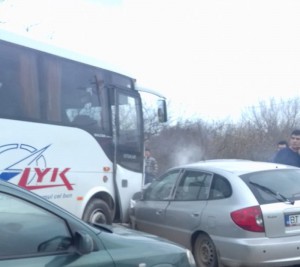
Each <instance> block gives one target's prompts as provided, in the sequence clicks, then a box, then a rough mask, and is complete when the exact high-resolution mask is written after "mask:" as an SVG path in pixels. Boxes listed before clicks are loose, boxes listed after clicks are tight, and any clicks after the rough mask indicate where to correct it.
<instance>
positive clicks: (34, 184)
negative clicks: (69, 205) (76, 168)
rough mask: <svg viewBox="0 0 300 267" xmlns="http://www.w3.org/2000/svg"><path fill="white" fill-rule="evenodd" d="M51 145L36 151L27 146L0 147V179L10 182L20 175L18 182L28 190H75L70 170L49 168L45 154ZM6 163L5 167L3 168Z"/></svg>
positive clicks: (9, 145)
mask: <svg viewBox="0 0 300 267" xmlns="http://www.w3.org/2000/svg"><path fill="white" fill-rule="evenodd" d="M49 147H50V145H48V146H46V147H44V148H41V149H36V148H34V147H32V146H29V145H25V144H8V145H4V146H0V179H3V180H6V181H9V180H11V179H13V178H14V177H16V176H18V175H20V179H19V182H18V185H19V186H22V187H24V188H26V189H28V190H35V189H42V188H51V187H62V186H63V187H66V188H67V189H68V190H73V187H72V184H71V183H70V182H69V179H68V171H69V170H70V168H65V169H59V168H48V167H47V166H46V165H47V162H46V159H45V156H44V152H45V151H46V150H47V149H48V148H49ZM4 162H5V166H1V165H2V164H3V163H4Z"/></svg>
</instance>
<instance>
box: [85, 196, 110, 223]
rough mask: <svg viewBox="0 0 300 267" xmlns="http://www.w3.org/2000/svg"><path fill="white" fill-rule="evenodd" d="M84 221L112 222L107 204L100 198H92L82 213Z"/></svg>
mask: <svg viewBox="0 0 300 267" xmlns="http://www.w3.org/2000/svg"><path fill="white" fill-rule="evenodd" d="M82 219H83V220H84V221H85V222H89V223H101V224H112V217H111V213H110V209H109V207H108V205H107V204H106V203H105V202H104V201H103V200H102V199H92V200H91V201H90V202H89V203H88V205H87V207H86V209H85V211H84V214H83V218H82Z"/></svg>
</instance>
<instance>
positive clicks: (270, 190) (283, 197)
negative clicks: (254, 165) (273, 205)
mask: <svg viewBox="0 0 300 267" xmlns="http://www.w3.org/2000/svg"><path fill="white" fill-rule="evenodd" d="M249 183H250V184H252V185H254V186H256V187H258V188H259V189H261V190H263V191H264V192H266V193H269V194H271V195H273V196H275V197H276V199H277V200H279V201H282V202H286V203H290V204H292V205H294V203H295V201H292V200H289V199H288V198H287V197H285V196H284V195H282V194H280V193H279V192H275V191H273V190H272V189H270V188H268V187H266V186H264V185H261V184H258V183H254V182H249Z"/></svg>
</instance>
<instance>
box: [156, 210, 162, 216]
mask: <svg viewBox="0 0 300 267" xmlns="http://www.w3.org/2000/svg"><path fill="white" fill-rule="evenodd" d="M162 212H163V210H157V211H156V212H155V214H156V215H161V214H162Z"/></svg>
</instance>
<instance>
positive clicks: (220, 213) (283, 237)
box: [131, 160, 300, 267]
mask: <svg viewBox="0 0 300 267" xmlns="http://www.w3.org/2000/svg"><path fill="white" fill-rule="evenodd" d="M132 204H133V206H132V207H131V225H132V227H133V228H135V229H138V230H140V231H144V232H147V233H151V234H155V235H158V236H161V237H164V238H168V239H169V240H172V241H175V242H177V243H179V244H182V245H184V246H185V247H187V248H189V249H191V250H192V251H193V254H194V257H195V259H196V262H197V265H198V267H203V266H205V267H208V266H209V267H217V266H235V267H237V266H253V267H258V266H272V267H275V266H291V265H296V264H300V169H299V168H295V167H291V166H285V165H279V164H275V163H266V162H254V161H246V160H211V161H205V162H199V163H195V164H191V165H185V166H180V167H177V168H172V169H170V170H169V171H167V172H166V173H165V174H164V175H162V176H161V177H160V178H159V179H157V180H155V181H154V182H152V183H151V184H150V185H149V186H148V187H147V188H146V189H145V190H144V191H143V193H142V194H141V198H140V199H139V200H136V201H134V200H132Z"/></svg>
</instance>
